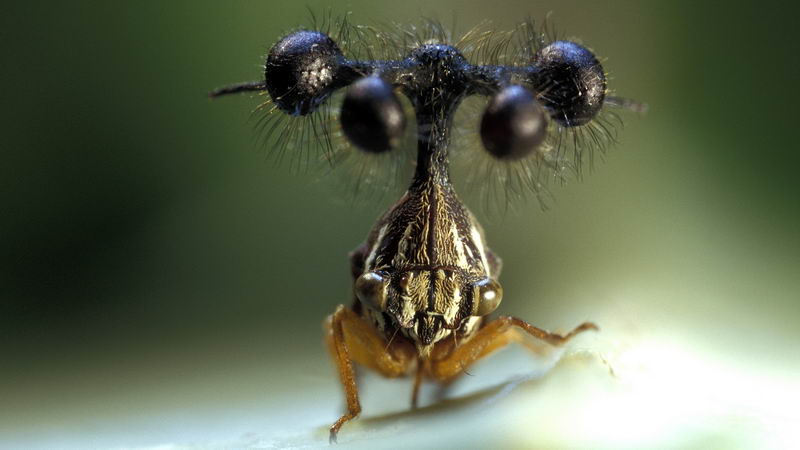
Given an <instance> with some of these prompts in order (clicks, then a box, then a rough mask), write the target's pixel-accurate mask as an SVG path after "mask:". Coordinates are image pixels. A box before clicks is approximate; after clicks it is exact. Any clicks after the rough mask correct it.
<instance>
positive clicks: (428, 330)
mask: <svg viewBox="0 0 800 450" xmlns="http://www.w3.org/2000/svg"><path fill="white" fill-rule="evenodd" d="M340 88H347V92H346V95H345V97H344V101H343V102H342V107H341V116H340V120H341V125H342V130H343V132H344V134H345V135H346V136H347V138H348V140H349V141H350V142H351V143H352V144H354V145H356V146H357V147H359V148H360V149H362V150H364V151H367V152H372V153H382V152H387V151H391V150H392V149H393V148H394V147H396V146H397V145H398V142H399V137H400V136H401V135H402V134H403V131H404V127H405V123H406V118H405V116H404V113H403V108H402V107H401V105H400V103H399V102H398V98H397V94H398V93H400V94H403V95H405V96H406V97H407V98H408V99H409V100H410V101H411V104H412V105H413V107H414V110H415V116H416V117H415V119H416V125H417V161H416V168H415V172H414V175H413V179H412V180H411V184H410V186H409V187H408V189H407V191H406V192H405V194H403V196H402V197H401V198H400V200H399V201H398V202H397V203H396V204H395V205H394V206H393V207H391V208H390V209H389V210H388V211H387V212H386V213H385V214H384V215H383V216H382V217H381V218H380V219H379V220H378V221H377V223H376V224H375V225H374V227H373V228H372V230H371V232H370V233H369V235H368V237H367V239H366V241H365V242H364V243H363V244H362V245H361V246H359V247H358V248H357V249H356V250H355V251H353V252H352V253H351V255H350V264H351V269H352V275H353V291H354V296H353V297H354V298H353V303H352V305H351V306H345V305H340V306H338V307H337V308H336V310H335V312H334V313H333V314H332V315H331V316H329V317H328V318H327V319H326V321H325V324H324V326H325V333H326V337H325V339H326V342H327V345H328V347H329V350H330V352H331V355H332V357H333V359H334V362H335V364H336V367H337V370H338V372H339V376H340V378H341V382H342V385H343V387H344V391H345V396H346V401H347V412H346V413H345V414H344V415H343V416H342V417H341V418H339V420H337V421H336V422H335V423H334V424H333V425H332V426H331V428H330V437H331V440H335V438H336V434H337V432H338V431H339V429H340V428H341V426H342V425H343V424H344V423H345V422H347V421H348V420H351V419H353V418H354V417H356V416H357V415H358V414H359V413H360V411H361V406H360V404H359V400H358V390H357V386H356V382H355V374H354V367H353V363H354V362H355V363H358V364H360V365H363V366H366V367H369V368H371V369H373V370H376V371H377V372H379V373H381V374H382V375H384V376H387V377H400V376H406V375H411V374H414V375H415V376H414V380H415V381H414V387H413V393H412V405H415V404H416V398H417V393H418V389H419V386H420V383H421V381H422V380H423V379H426V378H427V379H431V380H434V381H437V382H440V383H448V382H450V381H452V380H453V379H455V378H456V377H458V376H459V375H461V374H462V373H463V372H464V369H465V368H467V367H469V366H470V365H471V364H472V363H474V362H475V361H477V360H479V359H480V358H482V357H484V356H486V355H488V354H489V353H491V352H492V351H494V350H496V349H498V348H500V347H502V346H505V345H507V344H509V343H511V342H516V341H519V340H520V339H524V338H526V336H533V337H534V338H538V339H542V340H544V341H546V342H548V343H550V344H553V345H560V344H563V343H564V342H566V341H567V340H569V339H570V338H571V337H573V336H574V335H576V334H577V333H580V332H582V331H585V330H590V329H597V327H596V326H595V325H594V324H592V323H589V322H587V323H583V324H581V325H579V326H578V327H576V328H575V329H574V330H572V331H571V332H570V333H568V334H565V335H559V334H555V333H550V332H547V331H545V330H542V329H540V328H537V327H535V326H533V325H531V324H529V323H527V322H525V321H523V320H521V319H517V318H515V317H509V316H500V317H497V318H495V319H489V314H491V313H492V312H493V311H495V309H496V308H497V307H498V305H499V304H500V302H501V300H502V298H503V290H502V288H501V286H500V284H499V282H498V277H499V275H500V271H501V266H502V264H501V260H500V258H499V257H497V256H496V255H495V254H494V253H493V252H492V250H491V249H490V248H489V247H488V246H487V245H486V240H485V238H484V234H483V230H482V228H481V226H480V224H479V223H478V222H477V220H476V219H475V217H474V216H473V215H472V214H471V213H470V211H469V210H468V209H467V208H466V206H465V205H464V204H463V203H462V202H461V201H460V200H459V198H458V196H457V195H456V192H455V190H454V189H453V186H452V185H451V182H450V175H449V157H448V156H449V155H448V147H449V143H450V130H451V128H452V120H453V115H454V111H455V110H456V108H457V107H458V105H459V104H460V103H461V102H462V100H463V99H464V98H466V97H467V96H470V95H483V96H488V97H490V101H489V104H488V106H487V108H486V110H485V111H484V113H483V117H482V120H481V125H480V135H481V141H482V143H483V146H484V147H485V148H486V150H488V151H489V152H490V154H491V155H492V156H493V157H494V158H496V159H497V160H500V161H507V162H515V161H519V160H522V159H524V158H534V159H537V158H538V160H542V159H543V158H542V155H543V154H544V153H545V152H546V151H549V148H548V145H549V144H548V143H547V138H548V135H549V134H551V133H550V131H551V129H552V128H557V129H558V130H562V131H563V130H566V129H570V128H574V127H581V126H585V125H587V124H589V123H591V122H592V121H593V120H594V119H595V117H596V116H597V114H598V113H599V111H600V110H601V109H602V108H603V106H604V104H607V103H612V102H617V103H619V100H618V99H608V98H606V78H605V74H604V72H603V69H602V67H601V66H600V63H599V62H598V61H597V59H596V58H595V57H594V55H593V54H592V53H591V52H590V51H589V50H587V49H586V48H584V47H582V46H580V45H578V44H576V43H573V42H569V41H555V42H552V43H550V44H548V45H541V46H540V48H538V50H537V51H536V52H534V53H531V55H530V58H529V59H528V60H523V61H520V64H518V65H499V64H486V65H478V64H471V63H470V62H469V61H468V60H467V58H465V57H464V56H463V55H462V53H461V52H460V51H459V50H458V49H457V48H456V47H454V46H451V45H447V44H445V43H441V42H430V41H429V42H424V43H420V45H417V46H415V47H414V48H411V49H410V50H409V51H408V52H407V53H406V54H405V55H404V56H403V57H401V58H398V59H384V60H377V61H376V60H351V59H347V58H346V57H345V55H343V53H342V51H341V50H340V49H339V47H338V46H337V44H336V43H335V42H334V41H333V40H332V39H331V38H330V37H329V36H328V35H326V34H323V33H320V32H316V31H298V32H295V33H292V34H289V35H288V36H286V37H285V38H283V39H282V40H280V41H279V42H278V43H276V44H275V45H274V46H273V47H272V49H271V51H270V53H269V55H268V57H267V61H266V66H265V79H264V81H259V82H253V83H243V84H239V85H235V86H231V87H227V88H222V89H220V90H217V91H215V92H213V93H212V96H218V95H224V94H229V93H233V92H242V91H267V92H268V93H269V95H270V97H271V99H272V101H273V102H274V103H275V105H276V106H277V108H278V109H280V110H282V111H283V112H285V113H287V114H290V115H298V116H302V115H306V114H310V113H313V112H314V111H315V110H316V109H317V108H318V107H320V105H322V104H324V102H326V101H327V100H328V98H329V97H330V95H331V93H332V92H334V91H335V90H337V89H340Z"/></svg>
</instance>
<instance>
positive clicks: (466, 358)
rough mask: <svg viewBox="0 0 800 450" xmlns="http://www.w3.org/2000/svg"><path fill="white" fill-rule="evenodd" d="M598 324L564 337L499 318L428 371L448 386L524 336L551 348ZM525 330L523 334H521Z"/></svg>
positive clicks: (584, 325)
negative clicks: (473, 367) (473, 366)
mask: <svg viewBox="0 0 800 450" xmlns="http://www.w3.org/2000/svg"><path fill="white" fill-rule="evenodd" d="M597 329H598V328H597V325H595V324H593V323H591V322H584V323H582V324H581V325H579V326H578V327H576V328H575V329H574V330H572V331H570V332H569V333H568V334H566V335H565V336H562V335H560V334H556V333H550V332H548V331H545V330H542V329H541V328H537V327H535V326H533V325H531V324H529V323H528V322H525V321H524V320H522V319H517V318H516V317H509V316H501V317H498V318H497V319H495V320H493V321H491V322H489V323H488V324H487V325H486V326H484V327H483V328H481V329H480V330H478V332H477V333H475V335H474V336H473V337H472V338H471V339H470V340H469V341H467V342H465V343H464V344H462V345H460V346H458V347H456V348H455V349H453V352H452V353H450V354H449V355H448V356H447V357H445V358H443V359H440V360H435V361H431V362H430V366H429V371H430V374H431V376H432V377H433V378H435V379H436V380H438V381H439V382H441V383H448V382H450V381H452V380H453V379H454V378H455V377H457V376H458V375H460V374H461V373H462V372H463V371H464V369H466V368H467V367H469V366H470V365H471V364H472V363H474V362H475V361H477V360H479V359H481V358H483V357H484V356H486V355H488V354H490V353H492V352H493V351H495V350H497V349H500V348H502V347H505V346H506V345H508V344H510V343H512V342H520V341H522V342H524V341H523V339H524V337H525V335H526V334H527V335H530V336H533V337H535V338H537V339H541V340H543V341H545V342H547V343H549V344H551V345H561V344H564V343H565V342H567V341H568V340H570V339H571V338H572V337H573V336H575V335H576V334H578V333H580V332H582V331H586V330H597ZM520 331H524V332H525V333H520Z"/></svg>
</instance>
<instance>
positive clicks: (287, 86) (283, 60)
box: [264, 31, 342, 115]
mask: <svg viewBox="0 0 800 450" xmlns="http://www.w3.org/2000/svg"><path fill="white" fill-rule="evenodd" d="M341 58H342V51H341V50H339V47H338V46H337V45H336V43H335V42H333V40H332V39H331V38H329V37H328V36H327V35H325V34H323V33H319V32H317V31H298V32H295V33H292V34H290V35H288V36H286V37H284V38H283V39H281V40H280V41H278V43H276V44H275V45H273V46H272V49H271V50H270V51H269V55H267V63H266V65H265V67H264V77H265V84H266V87H267V91H269V95H270V97H272V100H273V101H274V102H275V104H276V105H277V106H278V108H280V109H281V110H282V111H284V112H286V113H288V114H292V115H305V114H308V113H310V112H312V111H314V109H316V107H317V106H319V104H320V103H322V102H323V101H325V99H327V98H328V96H329V95H330V93H331V91H332V85H333V82H334V77H335V75H336V71H337V70H338V68H339V61H340V59H341Z"/></svg>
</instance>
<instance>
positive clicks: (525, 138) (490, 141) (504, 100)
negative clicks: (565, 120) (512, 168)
mask: <svg viewBox="0 0 800 450" xmlns="http://www.w3.org/2000/svg"><path fill="white" fill-rule="evenodd" d="M546 136H547V115H546V114H545V112H544V111H543V109H542V107H541V106H540V105H539V104H538V103H536V100H535V99H534V98H533V94H531V93H530V91H528V90H527V89H525V88H524V87H522V86H516V85H513V86H508V87H506V88H505V89H503V90H501V91H500V92H498V93H497V94H496V95H495V96H494V97H492V99H491V101H490V102H489V105H488V106H487V107H486V111H485V112H484V113H483V118H482V119H481V140H482V141H483V146H484V147H485V148H486V150H487V151H488V152H489V153H491V154H492V155H493V156H494V157H495V158H497V159H502V160H516V159H520V158H524V157H525V156H527V155H529V154H530V153H531V152H532V151H533V150H534V149H535V148H536V147H538V146H539V145H540V144H541V143H542V142H543V141H544V139H545V137H546Z"/></svg>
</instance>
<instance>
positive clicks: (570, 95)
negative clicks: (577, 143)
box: [533, 41, 606, 127]
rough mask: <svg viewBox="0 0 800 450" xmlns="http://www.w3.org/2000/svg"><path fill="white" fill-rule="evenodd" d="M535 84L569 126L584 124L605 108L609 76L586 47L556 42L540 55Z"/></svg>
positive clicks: (552, 111)
mask: <svg viewBox="0 0 800 450" xmlns="http://www.w3.org/2000/svg"><path fill="white" fill-rule="evenodd" d="M535 64H536V66H535V67H536V68H537V69H538V70H537V71H536V72H535V73H534V75H533V78H534V80H533V84H534V86H535V88H536V91H537V92H539V93H540V100H541V102H542V103H543V104H544V106H545V107H547V109H548V110H549V111H550V115H551V117H552V118H553V120H555V121H556V122H558V123H559V124H561V125H563V126H565V127H574V126H579V125H584V124H586V123H588V122H589V121H590V120H592V119H593V118H594V117H595V116H596V115H597V113H598V112H600V109H601V108H602V107H603V100H604V99H605V96H606V75H605V72H604V71H603V66H601V65H600V62H598V61H597V58H595V56H594V54H593V53H592V52H590V51H589V50H588V49H587V48H586V47H583V46H581V45H578V44H576V43H574V42H569V41H556V42H553V43H552V44H550V45H548V46H546V47H544V48H542V49H541V50H539V52H538V53H537V54H536V61H535Z"/></svg>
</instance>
